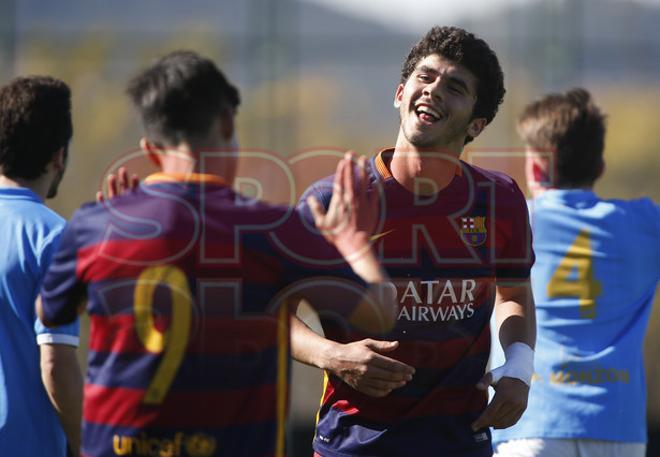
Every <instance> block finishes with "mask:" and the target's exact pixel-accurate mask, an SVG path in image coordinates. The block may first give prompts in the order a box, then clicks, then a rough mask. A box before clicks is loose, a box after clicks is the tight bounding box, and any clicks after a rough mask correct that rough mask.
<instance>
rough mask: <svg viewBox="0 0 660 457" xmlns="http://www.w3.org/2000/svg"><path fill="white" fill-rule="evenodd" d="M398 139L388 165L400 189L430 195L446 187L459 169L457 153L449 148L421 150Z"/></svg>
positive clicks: (458, 154) (458, 153)
mask: <svg viewBox="0 0 660 457" xmlns="http://www.w3.org/2000/svg"><path fill="white" fill-rule="evenodd" d="M401 137H403V135H399V138H398V139H397V143H396V146H395V147H394V154H393V155H392V160H391V161H390V173H392V177H393V178H394V179H395V180H396V181H397V182H398V183H399V184H401V185H402V186H403V187H405V188H406V189H408V190H409V191H411V192H414V193H418V194H433V193H436V192H439V191H441V190H442V189H444V188H445V187H447V186H448V185H449V183H450V182H451V181H452V179H454V176H455V175H456V167H457V166H460V165H459V162H458V158H459V156H460V151H458V152H454V150H452V149H449V148H446V147H444V148H440V147H437V148H433V149H432V150H431V149H425V150H422V149H420V148H417V147H415V146H414V145H411V144H410V143H409V142H408V141H406V140H405V139H403V140H402V139H401Z"/></svg>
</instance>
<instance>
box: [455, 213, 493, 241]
mask: <svg viewBox="0 0 660 457" xmlns="http://www.w3.org/2000/svg"><path fill="white" fill-rule="evenodd" d="M486 234H487V232H486V216H476V217H461V238H463V241H464V242H465V243H467V244H469V245H470V246H480V245H482V244H484V242H485V241H486Z"/></svg>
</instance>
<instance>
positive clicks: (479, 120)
mask: <svg viewBox="0 0 660 457" xmlns="http://www.w3.org/2000/svg"><path fill="white" fill-rule="evenodd" d="M486 124H487V122H486V118H485V117H476V118H474V119H472V120H471V121H470V123H469V124H468V128H467V134H468V135H470V136H471V137H472V138H476V137H478V136H479V134H480V133H481V132H482V131H483V130H484V129H485V128H486Z"/></svg>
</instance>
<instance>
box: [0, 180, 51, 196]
mask: <svg viewBox="0 0 660 457" xmlns="http://www.w3.org/2000/svg"><path fill="white" fill-rule="evenodd" d="M51 181H52V178H50V177H49V176H46V175H42V176H40V177H38V178H36V179H22V178H9V177H7V176H5V175H0V187H13V188H20V187H22V188H25V189H30V190H31V191H32V192H34V193H35V194H37V195H38V196H39V197H41V199H42V200H45V199H46V196H47V195H48V189H50V185H51Z"/></svg>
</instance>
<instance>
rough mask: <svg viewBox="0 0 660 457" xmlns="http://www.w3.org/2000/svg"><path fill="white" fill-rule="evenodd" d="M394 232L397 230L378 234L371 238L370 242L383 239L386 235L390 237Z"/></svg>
mask: <svg viewBox="0 0 660 457" xmlns="http://www.w3.org/2000/svg"><path fill="white" fill-rule="evenodd" d="M394 230H395V229H392V230H388V231H387V232H383V233H377V234H375V235H373V236H372V237H371V238H369V241H376V240H377V239H379V238H382V237H384V236H385V235H389V234H390V233H392V232H393V231H394Z"/></svg>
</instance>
